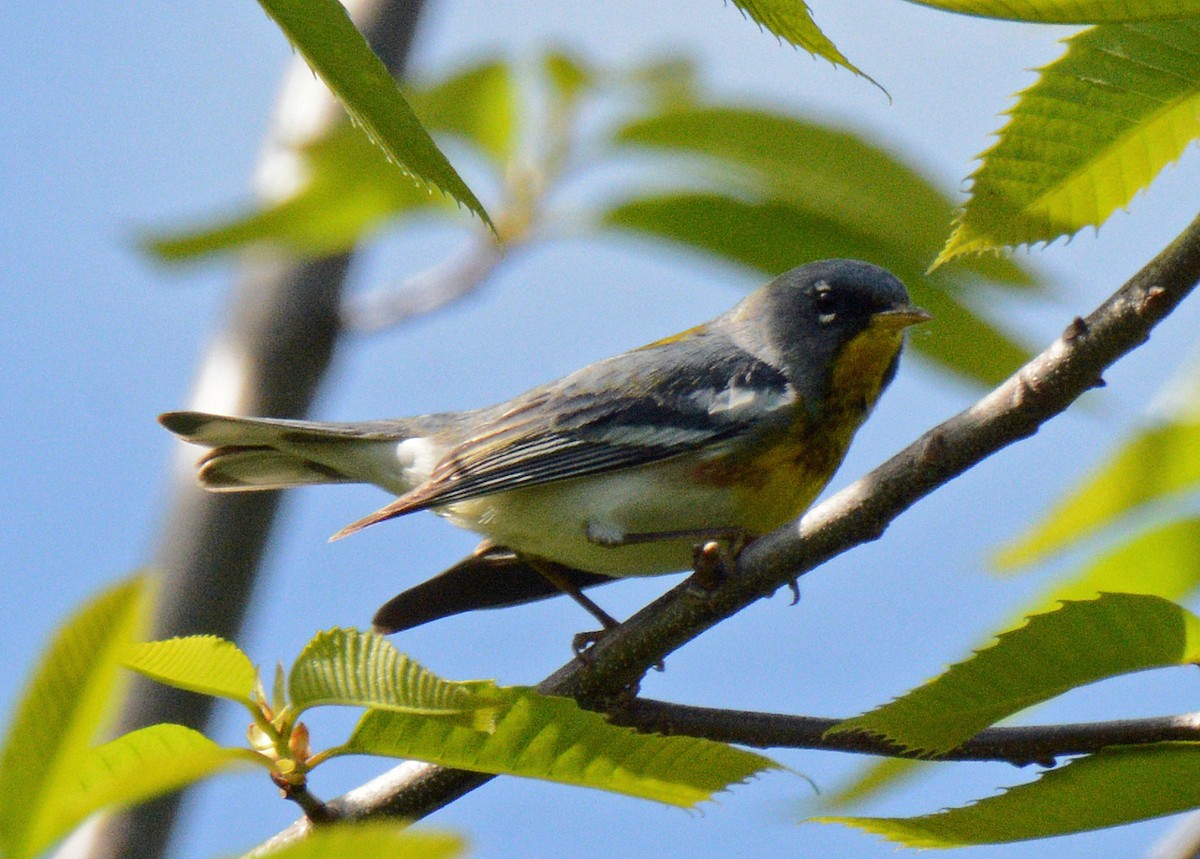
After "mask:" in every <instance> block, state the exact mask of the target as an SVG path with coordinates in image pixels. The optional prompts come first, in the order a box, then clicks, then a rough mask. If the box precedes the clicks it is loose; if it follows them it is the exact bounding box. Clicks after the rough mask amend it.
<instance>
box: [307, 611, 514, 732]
mask: <svg viewBox="0 0 1200 859" xmlns="http://www.w3.org/2000/svg"><path fill="white" fill-rule="evenodd" d="M479 688H481V687H480V686H479V684H470V685H468V684H463V683H452V682H450V681H448V680H443V679H442V678H440V677H438V676H437V675H436V674H434V673H433V672H431V671H428V670H426V669H425V668H423V667H421V666H420V665H418V664H417V663H416V662H414V661H412V660H411V659H409V658H408V657H407V656H405V655H403V654H402V653H400V652H399V651H398V650H396V648H395V647H393V646H392V643H391V642H390V641H388V640H387V639H386V638H384V637H383V636H382V635H375V634H373V633H365V632H359V631H358V630H354V629H331V630H329V631H327V632H319V633H317V634H316V636H314V637H313V639H312V640H311V641H310V642H309V643H308V644H307V645H305V647H304V650H303V651H301V653H300V656H299V658H298V659H297V660H296V663H295V665H293V666H292V670H291V674H290V675H289V678H288V694H289V696H290V697H291V700H292V704H293V705H294V706H295V707H296V709H297V710H298V711H301V712H302V711H304V710H306V709H308V708H309V707H316V706H319V705H322V704H341V705H345V706H350V707H370V708H373V709H376V710H392V711H397V712H403V713H413V714H419V715H424V716H461V717H464V718H463V719H460V720H459V721H460V722H461V721H465V723H466V724H467V725H468V726H469V727H473V728H474V729H475V730H490V729H491V727H492V724H493V722H494V720H495V715H496V709H497V707H498V703H497V701H496V700H494V699H493V698H489V697H488V696H487V695H483V694H478V692H477V691H476V689H479Z"/></svg>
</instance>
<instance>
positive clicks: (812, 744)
mask: <svg viewBox="0 0 1200 859" xmlns="http://www.w3.org/2000/svg"><path fill="white" fill-rule="evenodd" d="M610 719H611V720H612V721H613V722H614V723H616V724H618V725H627V726H629V727H631V728H637V729H638V730H639V731H646V732H653V733H659V734H682V735H684V736H688V737H702V738H704V739H708V740H717V741H719V742H723V743H738V744H739V745H743V746H754V747H755V748H760V749H769V748H776V749H779V748H791V749H813V750H816V751H827V752H852V753H855V754H865V755H881V756H884V757H892V758H914V759H928V758H929V755H928V754H919V753H916V752H913V751H911V750H909V749H905V748H903V747H901V746H898V745H896V744H895V743H891V742H888V741H887V740H885V739H882V738H880V737H876V736H872V735H870V734H865V733H860V732H854V733H837V734H827V732H828V731H829V729H830V728H832V727H833V726H834V725H836V724H838V722H840V721H841V720H840V719H829V718H820V717H816V716H787V715H782V714H779V713H751V712H745V711H742V710H722V709H717V708H712V707H692V706H688V705H684V704H671V703H668V702H666V701H654V700H651V699H649V698H635V699H632V700H631V701H629V702H628V703H627V704H625V705H624V706H623V707H622V708H621V709H619V710H616V711H614V712H613V713H611V714H610ZM1172 740H1178V741H1191V742H1195V741H1196V740H1200V712H1197V713H1184V714H1182V715H1179V716H1161V717H1158V718H1150V719H1120V720H1117V721H1111V722H1089V723H1082V724H1073V725H1027V726H1021V727H1014V728H988V729H986V730H984V731H981V732H980V733H978V734H977V735H975V736H974V737H972V738H971V739H969V740H967V741H966V742H964V743H963V744H962V745H959V746H955V747H954V748H953V749H951V750H950V751H948V752H945V753H943V754H939V755H938V756H937V758H936V759H937V760H939V761H1003V762H1006V763H1010V764H1015V765H1016V766H1026V765H1027V764H1042V765H1043V766H1052V765H1053V764H1054V762H1055V759H1056V758H1059V757H1062V756H1065V755H1086V754H1091V753H1093V752H1098V751H1100V750H1101V749H1104V748H1108V747H1109V746H1130V745H1147V744H1149V743H1165V742H1169V741H1172Z"/></svg>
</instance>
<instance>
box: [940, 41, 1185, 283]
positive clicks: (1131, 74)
mask: <svg viewBox="0 0 1200 859" xmlns="http://www.w3.org/2000/svg"><path fill="white" fill-rule="evenodd" d="M1067 44H1068V49H1067V53H1066V54H1065V55H1064V56H1063V57H1062V58H1061V59H1059V60H1057V61H1056V62H1054V63H1051V64H1050V65H1049V66H1046V67H1045V68H1043V69H1042V70H1041V78H1040V79H1039V80H1038V82H1037V83H1036V84H1034V85H1033V86H1032V87H1030V88H1029V89H1027V90H1025V91H1024V92H1022V93H1021V95H1020V99H1019V101H1018V102H1017V104H1016V106H1015V107H1014V108H1013V109H1012V110H1011V111H1009V115H1010V119H1009V122H1008V124H1007V125H1005V126H1004V128H1003V129H1001V131H1000V134H999V140H998V141H997V142H996V144H995V145H994V146H992V147H991V148H990V149H988V150H987V151H986V152H985V153H983V155H982V156H981V158H982V160H983V163H982V164H981V165H980V167H979V169H978V170H976V171H975V173H974V175H973V176H972V188H971V197H970V199H969V200H968V201H967V204H966V206H965V207H964V208H963V211H962V213H961V215H960V216H959V219H958V223H957V226H956V228H955V231H954V233H953V235H951V237H950V240H949V241H948V242H947V243H946V247H945V249H944V250H943V251H942V253H941V255H940V256H939V257H938V259H937V262H936V263H935V265H937V264H940V263H942V262H945V261H947V260H949V259H951V258H954V257H957V256H959V255H960V254H965V253H973V252H978V251H983V250H991V249H995V248H999V247H1003V246H1014V245H1021V244H1030V243H1033V242H1049V241H1053V240H1054V239H1056V238H1058V237H1060V236H1064V235H1067V236H1070V235H1073V234H1074V233H1076V232H1077V231H1078V230H1080V229H1082V228H1083V227H1086V226H1099V225H1100V224H1102V223H1103V222H1104V221H1105V220H1107V219H1108V217H1109V215H1111V214H1112V213H1113V211H1114V210H1116V209H1118V208H1121V207H1123V206H1125V205H1126V204H1127V203H1129V201H1130V200H1132V199H1133V196H1134V194H1136V193H1137V192H1138V191H1139V190H1141V189H1142V188H1144V187H1146V186H1147V185H1149V184H1150V182H1151V181H1152V180H1153V179H1154V177H1155V176H1156V175H1158V173H1159V171H1160V170H1162V168H1163V167H1165V166H1166V165H1167V164H1169V163H1171V162H1172V161H1174V160H1175V159H1177V158H1178V157H1179V156H1180V154H1181V153H1182V152H1183V150H1184V149H1185V148H1186V147H1187V145H1188V144H1189V143H1190V142H1192V141H1193V140H1195V139H1196V137H1197V135H1200V50H1198V49H1197V45H1200V19H1195V18H1193V19H1190V20H1174V21H1157V22H1150V23H1143V24H1107V25H1103V26H1099V27H1093V28H1091V29H1089V30H1085V31H1083V32H1082V33H1080V34H1078V35H1076V36H1073V37H1072V38H1071V39H1069V40H1068V41H1067Z"/></svg>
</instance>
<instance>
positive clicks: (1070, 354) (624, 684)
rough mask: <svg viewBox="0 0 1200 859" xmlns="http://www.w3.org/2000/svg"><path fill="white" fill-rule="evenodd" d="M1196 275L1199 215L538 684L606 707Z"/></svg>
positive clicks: (1072, 379)
mask: <svg viewBox="0 0 1200 859" xmlns="http://www.w3.org/2000/svg"><path fill="white" fill-rule="evenodd" d="M1198 279H1200V218H1197V219H1196V220H1195V221H1193V222H1192V223H1191V224H1190V225H1189V226H1188V227H1187V229H1185V230H1184V231H1183V233H1181V234H1180V235H1179V236H1178V237H1177V238H1176V239H1175V240H1174V241H1173V242H1172V243H1171V244H1170V245H1169V246H1168V247H1167V248H1165V249H1164V250H1163V251H1162V252H1161V253H1160V254H1159V255H1158V256H1157V257H1155V258H1154V259H1153V260H1152V261H1151V262H1150V263H1148V264H1147V265H1146V266H1145V267H1144V268H1143V269H1142V270H1141V271H1139V272H1138V273H1137V274H1136V275H1134V276H1133V277H1132V278H1131V279H1130V280H1129V281H1128V282H1127V283H1126V284H1125V285H1124V286H1122V287H1121V288H1120V289H1119V290H1118V291H1117V292H1116V293H1114V294H1113V295H1112V296H1111V297H1110V298H1109V299H1108V300H1107V301H1105V302H1104V303H1103V304H1102V305H1101V306H1100V307H1099V308H1097V309H1096V310H1095V311H1094V312H1093V313H1092V314H1091V315H1090V316H1088V317H1087V319H1078V318H1077V319H1075V320H1074V321H1073V322H1072V323H1071V324H1070V325H1069V326H1068V327H1067V329H1066V331H1064V333H1063V335H1062V336H1061V337H1060V338H1059V339H1058V340H1056V341H1055V342H1054V343H1052V344H1051V345H1050V346H1049V347H1048V348H1047V349H1046V350H1045V351H1044V352H1042V353H1041V354H1040V355H1038V356H1037V357H1035V358H1034V359H1033V360H1031V361H1030V362H1029V363H1028V364H1026V365H1025V366H1024V367H1022V368H1021V369H1020V370H1019V371H1018V372H1017V373H1015V374H1014V375H1013V376H1012V377H1010V378H1009V379H1008V380H1007V381H1006V382H1004V383H1003V384H1001V385H1000V386H999V387H998V388H996V389H995V390H994V391H992V392H991V393H990V394H988V395H987V396H985V397H984V398H983V399H981V400H980V401H979V402H977V403H976V404H975V405H973V406H971V407H970V408H968V409H966V410H965V411H963V412H961V413H960V414H958V415H956V416H955V417H953V418H951V419H950V420H948V421H946V422H945V423H943V424H941V425H940V426H937V427H935V428H934V429H932V430H930V431H929V432H927V433H925V434H924V435H923V436H921V437H920V438H918V439H917V440H916V441H915V442H913V443H912V444H910V445H909V446H908V447H907V448H905V449H904V450H903V451H901V452H900V453H899V454H897V455H896V456H894V457H892V458H891V459H890V460H888V461H887V462H886V463H884V464H883V465H881V466H879V467H878V468H876V469H875V470H874V471H872V472H871V473H870V474H868V475H866V476H865V477H863V478H861V479H860V480H858V481H857V482H855V483H853V484H851V485H850V486H848V487H847V488H845V489H843V490H842V491H841V492H839V493H837V494H836V495H834V496H833V497H832V498H830V499H828V500H827V501H825V502H824V503H822V504H820V505H818V506H817V507H814V508H813V509H811V510H809V511H808V512H807V513H805V514H804V515H803V516H801V517H800V518H799V519H798V520H796V521H794V522H792V523H790V524H788V525H785V526H784V527H782V528H780V529H778V530H776V531H774V532H772V533H771V534H768V535H766V536H764V537H762V538H761V539H759V540H757V541H755V542H754V543H753V544H751V545H750V546H749V547H747V549H746V550H745V551H744V552H742V554H741V555H740V556H739V558H738V562H737V568H736V570H735V571H734V573H733V574H732V575H730V576H729V577H728V579H727V580H726V581H725V582H723V583H722V584H721V585H720V586H719V587H717V588H716V589H714V590H705V589H703V588H701V587H699V586H698V585H697V584H695V583H694V582H693V581H692V580H691V579H689V580H687V581H685V582H683V583H682V584H680V585H678V586H677V587H675V588H673V589H671V590H670V591H668V592H667V593H666V594H664V595H663V596H662V597H660V598H659V599H657V600H655V601H654V602H652V603H651V604H650V605H648V606H646V607H645V608H643V609H642V610H641V611H639V612H638V613H637V614H636V615H634V616H633V617H631V618H630V619H629V620H628V621H626V622H625V623H623V624H621V626H620V627H618V628H617V629H616V630H614V631H612V632H611V633H610V634H609V635H607V636H605V637H604V638H603V639H602V640H601V641H599V642H598V643H597V644H596V645H595V646H594V647H593V648H592V649H591V650H589V651H588V656H589V658H588V659H587V661H586V664H585V663H584V662H583V661H582V660H574V661H572V662H570V663H568V664H567V665H565V666H563V667H562V668H560V669H559V670H558V671H556V672H555V673H554V674H552V675H551V676H550V677H548V678H546V680H544V681H543V682H542V683H541V684H539V686H538V689H539V691H541V692H543V693H546V694H554V695H567V696H570V697H572V698H575V699H576V700H577V701H579V702H580V703H581V704H582V705H583V706H586V707H589V708H592V709H601V710H602V709H606V705H607V704H608V703H609V702H610V701H611V700H614V699H616V698H617V697H618V696H619V695H620V694H621V693H622V692H623V691H626V690H630V689H634V688H636V686H637V684H638V682H639V680H640V679H641V677H642V675H643V674H644V673H645V672H646V671H647V670H648V669H649V667H650V666H652V665H654V664H655V663H657V662H659V661H661V660H663V659H664V658H666V657H667V656H668V655H669V654H670V653H672V652H673V651H674V650H676V649H677V648H679V647H680V646H682V645H683V644H685V643H687V642H688V641H691V640H692V639H693V638H695V637H697V636H698V635H700V634H701V633H702V632H704V631H705V630H707V629H708V628H709V627H711V626H713V625H715V624H717V623H719V622H720V621H721V620H724V619H725V618H727V617H729V616H730V615H732V614H734V613H736V612H737V611H740V610H741V609H743V608H745V607H746V606H748V605H750V604H751V603H753V602H755V601H756V600H758V599H761V598H763V597H766V596H770V595H771V594H773V593H774V592H775V591H776V590H777V589H778V588H779V587H780V586H782V585H784V584H787V583H788V582H791V581H795V579H797V578H798V577H799V576H801V575H803V574H805V573H807V572H808V571H810V570H812V569H814V568H815V567H817V566H818V565H820V564H822V563H824V562H825V561H827V560H829V559H830V558H832V557H834V556H836V555H839V554H841V553H842V552H845V551H846V550H848V549H850V548H852V547H854V546H857V545H859V544H860V543H865V542H868V541H871V540H875V539H878V538H879V537H880V536H882V534H883V532H884V531H885V530H886V529H887V526H888V525H889V524H890V523H891V521H892V520H893V519H895V518H896V517H897V516H899V515H900V514H901V513H903V512H904V511H905V510H907V509H908V508H909V507H911V506H912V505H913V504H915V503H916V502H917V501H919V500H920V499H922V498H924V497H925V496H926V495H928V494H929V493H930V492H932V491H933V490H934V489H936V488H937V487H939V486H941V485H942V484H944V483H947V482H949V481H950V480H952V479H953V478H955V477H957V476H958V475H959V474H962V473H963V472H964V471H966V470H967V469H969V468H971V467H972V466H974V465H977V464H978V463H980V462H982V461H983V460H984V459H986V458H987V457H989V456H991V455H992V454H993V453H995V452H997V451H998V450H1001V449H1003V448H1004V447H1007V446H1008V445H1010V444H1012V443H1013V442H1016V441H1019V440H1020V439H1023V438H1026V437H1028V436H1030V435H1032V434H1034V433H1035V432H1037V430H1038V428H1039V427H1040V426H1041V425H1042V424H1043V423H1045V422H1046V421H1047V420H1049V419H1050V418H1052V417H1054V416H1055V415H1058V414H1059V413H1061V412H1062V411H1064V410H1065V409H1066V408H1067V407H1068V406H1069V405H1070V404H1071V403H1073V402H1074V401H1075V400H1076V399H1077V398H1078V397H1079V396H1081V395H1082V394H1083V393H1085V392H1086V391H1088V390H1089V389H1091V388H1094V387H1097V386H1099V385H1101V384H1103V381H1102V373H1103V372H1104V371H1105V370H1106V369H1107V368H1108V367H1110V366H1111V365H1112V364H1113V363H1115V362H1116V361H1117V360H1118V359H1119V358H1121V357H1122V356H1123V355H1125V354H1127V353H1128V352H1130V351H1132V350H1133V349H1135V348H1136V347H1137V346H1139V345H1141V344H1142V343H1144V342H1145V341H1146V340H1147V339H1148V338H1149V336H1150V332H1151V330H1152V329H1153V328H1154V326H1155V325H1156V324H1158V322H1160V321H1161V320H1162V319H1163V318H1164V317H1166V316H1167V315H1168V314H1169V313H1170V312H1171V311H1172V310H1174V308H1175V307H1176V306H1177V305H1178V304H1179V303H1180V302H1181V301H1182V300H1183V299H1184V298H1185V297H1186V296H1187V295H1188V294H1189V293H1190V292H1191V291H1192V290H1193V288H1194V287H1195V285H1196V282H1197V280H1198ZM490 778H491V776H488V775H484V774H480V773H472V772H465V771H462V770H452V769H447V768H444V767H438V766H433V765H429V764H414V763H406V764H403V765H401V766H400V767H397V768H395V769H393V770H392V771H390V772H388V773H385V774H384V775H382V776H380V777H379V778H377V779H374V780H373V781H371V782H369V783H368V784H367V785H364V786H362V787H361V788H358V789H356V790H353V791H351V792H349V793H347V794H346V795H345V796H343V797H341V798H339V799H335V800H332V801H331V802H330V803H329V804H328V806H329V809H330V811H331V813H332V814H334V815H337V816H341V817H344V818H347V819H362V818H367V817H381V816H397V817H403V818H406V819H409V820H416V819H418V818H421V817H424V816H426V815H428V814H430V813H431V812H433V811H435V810H437V809H438V808H441V807H442V806H444V805H446V804H447V803H449V802H452V801H453V800H454V799H456V798H458V797H459V796H461V795H463V794H464V793H467V792H468V791H471V790H473V789H474V788H476V787H478V786H479V785H481V784H483V783H485V782H487V781H488V780H489V779H490ZM306 829H307V823H306V822H305V821H303V820H301V821H297V822H296V823H295V824H293V825H292V826H291V827H289V828H288V829H287V830H284V831H283V832H281V833H279V834H278V835H276V836H275V837H274V838H272V839H271V840H270V841H269V842H268V844H269V845H271V846H279V845H280V844H282V843H286V842H288V841H291V840H294V839H295V838H297V837H300V836H301V835H302V834H303V833H304V832H305V831H306Z"/></svg>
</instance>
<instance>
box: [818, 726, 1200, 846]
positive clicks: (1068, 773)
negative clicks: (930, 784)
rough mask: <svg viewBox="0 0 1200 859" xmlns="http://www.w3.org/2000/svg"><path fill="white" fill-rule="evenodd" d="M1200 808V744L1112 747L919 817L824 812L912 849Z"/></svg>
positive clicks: (1038, 834)
mask: <svg viewBox="0 0 1200 859" xmlns="http://www.w3.org/2000/svg"><path fill="white" fill-rule="evenodd" d="M1198 806H1200V746H1197V745H1196V744H1194V743H1164V744H1162V745H1156V746H1126V747H1123V748H1111V749H1105V750H1104V751H1101V752H1098V753H1096V754H1094V755H1089V756H1088V757H1085V758H1081V759H1079V760H1076V761H1072V762H1071V763H1069V764H1067V765H1065V766H1062V767H1058V768H1056V769H1052V770H1048V771H1047V772H1045V773H1043V774H1042V775H1041V777H1040V778H1039V779H1038V780H1037V781H1035V782H1031V783H1029V784H1023V785H1019V786H1017V787H1013V788H1009V789H1008V790H1007V791H1005V792H1004V793H1003V794H1001V795H999V796H994V797H988V798H987V799H982V800H979V801H978V802H975V803H973V804H971V805H967V806H963V807H962V808H954V809H950V810H948V811H941V812H938V813H936V814H925V815H921V816H919V817H906V818H896V817H824V818H817V819H818V820H820V821H822V822H826V823H844V824H846V825H848V826H855V827H858V828H859V829H864V830H866V831H867V832H874V833H876V834H878V835H882V836H884V837H885V838H887V839H889V840H891V841H895V842H897V843H900V844H904V845H906V846H908V847H961V846H965V845H969V844H1003V843H1008V842H1012V841H1026V840H1029V839H1032V838H1050V837H1052V836H1055V835H1068V834H1070V833H1073V832H1086V831H1088V830H1092V829H1103V828H1105V827H1108V826H1120V825H1122V824H1125V823H1133V822H1134V821H1138V820H1147V819H1150V818H1153V817H1162V816H1164V815H1167V814H1176V813H1178V812H1181V811H1188V810H1190V809H1193V808H1196V807H1198Z"/></svg>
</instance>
